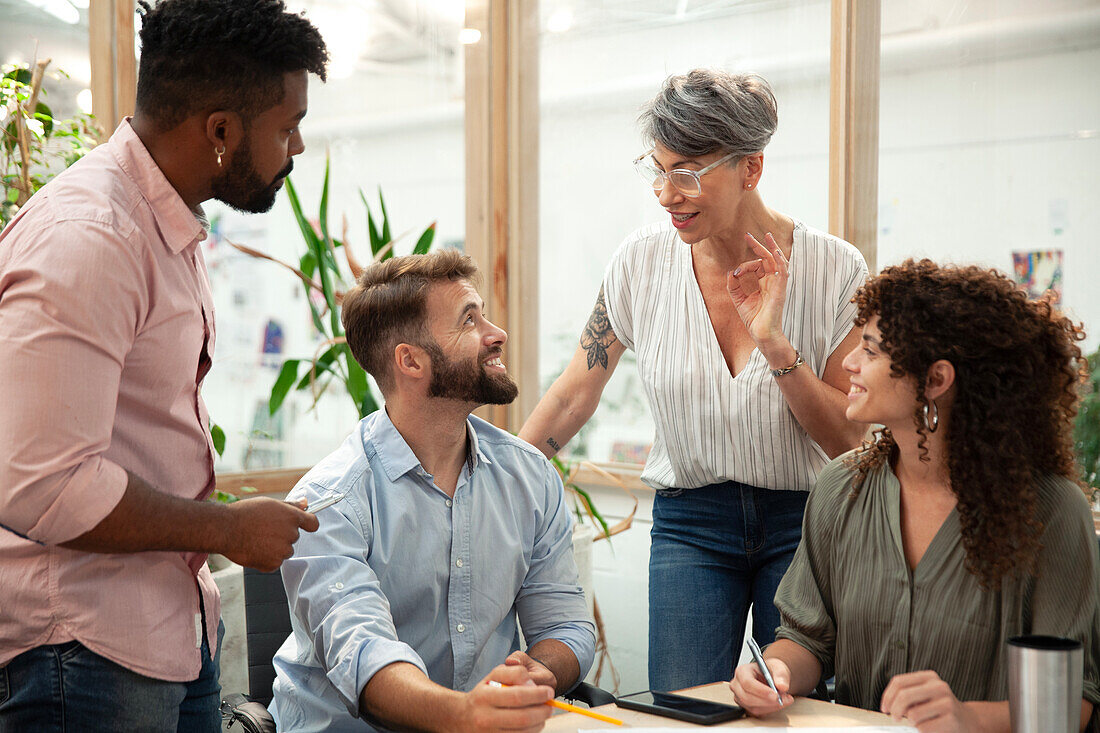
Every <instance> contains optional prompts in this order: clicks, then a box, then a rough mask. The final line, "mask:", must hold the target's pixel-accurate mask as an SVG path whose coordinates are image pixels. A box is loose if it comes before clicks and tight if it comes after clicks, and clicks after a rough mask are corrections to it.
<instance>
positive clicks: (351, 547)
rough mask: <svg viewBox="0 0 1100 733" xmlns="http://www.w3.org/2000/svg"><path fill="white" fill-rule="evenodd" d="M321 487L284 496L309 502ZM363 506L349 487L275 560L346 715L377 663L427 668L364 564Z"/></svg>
mask: <svg viewBox="0 0 1100 733" xmlns="http://www.w3.org/2000/svg"><path fill="white" fill-rule="evenodd" d="M355 480H358V481H363V480H367V481H369V480H370V476H369V475H366V476H363V477H359V478H357V479H355ZM339 490H340V491H342V490H343V489H339ZM329 493H330V492H329V491H328V490H327V489H324V488H321V487H317V486H312V485H310V486H304V487H299V488H298V489H295V490H294V491H293V492H291V494H290V495H289V496H288V497H287V500H288V501H294V500H296V499H300V498H303V497H304V498H306V499H308V500H309V501H311V502H312V501H314V500H315V499H318V498H320V497H322V496H326V495H328V494H329ZM368 512H369V507H367V506H365V505H364V504H361V503H359V501H358V499H357V498H356V497H355V496H354V495H353V496H349V497H348V498H347V499H345V500H344V501H342V502H340V503H339V504H336V505H335V506H333V507H332V509H327V510H325V511H324V512H320V513H319V515H318V519H319V520H320V525H321V526H320V528H319V529H318V530H317V531H316V532H313V533H303V534H302V535H301V536H300V537H299V539H298V542H297V544H296V545H295V549H294V556H293V557H291V558H290V559H288V560H286V561H285V562H284V563H283V566H282V575H283V584H284V585H285V586H286V591H287V598H288V600H289V601H290V608H291V611H292V613H293V614H294V616H295V620H296V622H297V625H299V626H300V628H301V629H302V630H303V631H304V632H305V633H306V634H307V635H308V636H309V640H310V641H311V642H312V644H313V649H314V650H315V653H316V658H317V660H318V662H319V663H320V665H321V667H322V670H323V671H324V673H325V675H326V676H327V677H328V680H329V682H331V683H332V686H333V687H334V688H335V689H336V691H337V692H338V693H339V695H340V698H341V700H342V701H343V703H344V705H345V706H347V709H348V711H349V712H350V713H351V714H352V715H353V716H358V714H359V713H358V709H359V694H360V693H361V692H362V690H363V688H364V687H366V686H367V683H368V682H370V679H371V678H372V677H373V676H374V675H375V674H376V673H377V672H378V670H380V669H382V668H383V667H385V666H387V665H390V664H393V663H395V662H408V663H409V664H414V665H416V666H417V667H419V668H420V669H421V670H422V671H423V672H424V674H425V675H427V673H428V670H427V667H426V666H425V664H424V661H423V660H422V659H421V658H420V656H419V655H418V654H417V653H416V651H414V650H413V648H412V647H411V646H409V645H408V644H406V643H404V642H402V641H400V640H398V638H397V629H396V627H395V625H394V621H393V617H392V615H391V613H390V604H389V600H388V599H387V598H386V596H385V594H384V593H383V592H382V587H381V583H380V582H379V579H378V576H377V575H376V574H375V572H374V571H373V570H372V569H371V567H370V565H368V564H367V558H368V556H369V555H370V551H371V543H372V541H373V531H372V529H371V527H372V525H371V521H370V517H369V516H368Z"/></svg>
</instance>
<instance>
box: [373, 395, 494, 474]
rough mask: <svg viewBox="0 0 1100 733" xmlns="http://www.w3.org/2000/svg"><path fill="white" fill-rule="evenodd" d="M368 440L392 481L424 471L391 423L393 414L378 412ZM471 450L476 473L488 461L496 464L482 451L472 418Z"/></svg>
mask: <svg viewBox="0 0 1100 733" xmlns="http://www.w3.org/2000/svg"><path fill="white" fill-rule="evenodd" d="M366 438H367V440H369V441H371V442H372V443H374V445H375V448H376V449H377V451H378V458H379V460H380V461H381V462H382V468H383V469H384V470H385V472H386V477H387V478H389V480H390V481H396V480H397V479H399V478H401V477H402V476H404V475H405V474H406V473H408V472H409V471H411V470H413V469H414V468H420V469H421V470H423V466H421V465H420V461H419V460H417V458H416V454H415V453H413V451H412V448H410V447H409V444H408V443H406V442H405V438H404V437H402V435H401V433H400V432H398V430H397V427H396V426H395V425H394V424H393V421H392V420H390V415H389V413H388V412H386V408H385V407H383V408H381V409H379V410H378V412H377V413H376V418H375V420H374V422H373V424H371V426H370V428H369V433H368V435H367V436H366ZM466 441H467V446H466V447H467V451H466V455H467V456H468V458H467V459H466V466H467V468H468V469H469V472H470V473H471V474H472V473H473V472H474V469H476V468H477V466H478V464H480V463H481V462H484V463H486V464H489V465H491V464H492V461H491V460H489V456H487V455H486V454H485V451H483V450H482V448H481V443H480V441H479V440H478V437H477V431H475V430H474V425H473V423H472V422H471V420H470V418H466Z"/></svg>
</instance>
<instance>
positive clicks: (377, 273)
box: [340, 249, 478, 392]
mask: <svg viewBox="0 0 1100 733" xmlns="http://www.w3.org/2000/svg"><path fill="white" fill-rule="evenodd" d="M456 280H469V281H470V282H472V283H474V284H475V285H476V284H477V281H478V271H477V265H475V264H474V261H473V259H471V258H470V256H469V255H464V254H462V253H461V252H459V251H457V250H453V249H443V250H439V251H438V252H431V253H429V254H423V255H407V256H405V257H392V258H390V259H388V260H384V261H382V262H376V263H375V264H373V265H371V266H370V267H368V268H367V269H366V270H364V271H363V273H362V274H361V275H360V276H359V279H358V281H356V284H355V287H353V288H352V289H351V290H349V291H348V292H347V294H346V295H345V296H344V302H343V309H342V313H341V316H340V319H341V321H343V324H344V333H345V335H346V337H347V340H348V346H349V347H350V348H351V353H352V355H353V356H354V357H355V360H356V361H357V362H359V365H360V366H361V367H363V369H364V370H366V371H367V372H368V373H369V374H370V375H371V376H372V377H374V380H375V381H376V382H378V386H379V387H381V388H382V391H383V392H388V391H389V390H391V389H392V388H393V385H394V376H393V350H394V349H395V348H397V345H398V344H402V343H405V344H414V345H416V346H420V347H422V348H429V349H430V348H431V347H433V346H435V345H436V344H435V340H434V339H433V338H432V337H431V334H430V333H429V331H428V324H427V319H426V317H425V316H426V315H427V302H428V290H429V289H430V288H431V286H432V285H435V284H437V283H441V282H446V281H451V282H453V281H456Z"/></svg>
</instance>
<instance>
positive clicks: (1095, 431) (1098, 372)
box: [1073, 350, 1100, 509]
mask: <svg viewBox="0 0 1100 733" xmlns="http://www.w3.org/2000/svg"><path fill="white" fill-rule="evenodd" d="M1088 369H1089V374H1088V380H1087V382H1086V384H1085V385H1084V387H1083V388H1082V394H1081V404H1080V405H1079V406H1078V410H1077V421H1076V422H1075V424H1074V426H1073V439H1074V443H1075V447H1076V449H1077V460H1078V461H1079V462H1080V464H1081V480H1082V481H1084V482H1085V483H1086V484H1088V486H1089V487H1090V488H1091V489H1092V503H1093V507H1094V509H1095V506H1096V503H1097V497H1098V496H1100V350H1097V351H1096V352H1094V353H1092V354H1091V355H1089V357H1088Z"/></svg>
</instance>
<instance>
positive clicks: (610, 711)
mask: <svg viewBox="0 0 1100 733" xmlns="http://www.w3.org/2000/svg"><path fill="white" fill-rule="evenodd" d="M680 694H683V695H686V696H688V697H697V698H701V699H703V700H714V701H717V702H725V703H733V702H734V699H733V693H732V692H730V688H729V684H728V683H726V682H715V683H713V684H710V685H703V686H701V687H692V688H689V689H687V690H681V691H680ZM593 710H594V711H595V712H598V713H602V714H604V715H609V716H611V717H612V718H618V719H619V720H621V721H623V723H624V724H625V725H623V726H618V725H613V724H611V723H604V722H602V721H599V720H593V719H592V718H588V717H585V716H583V715H575V714H573V713H567V712H561V711H559V713H558V714H556V715H554V716H553V717H551V718H550V719H549V720H548V721H546V730H548V731H566V732H567V733H575V732H576V731H578V730H588V729H593V730H597V729H605V728H606V729H609V730H623V729H625V728H631V727H637V728H706V727H709V726H701V725H696V724H694V723H685V722H683V721H681V720H674V719H673V718H665V717H661V716H658V715H650V714H649V713H640V712H637V711H634V710H625V709H623V708H620V707H617V706H615V705H601V706H600V707H597V708H593ZM718 725H719V726H721V727H728V728H754V727H755V728H809V727H818V728H845V727H849V726H855V725H881V726H897V725H899V724H898V723H896V722H894V720H893V719H892V718H890V716H888V715H882V714H881V713H873V712H870V711H868V710H860V709H859V708H850V707H848V706H846V705H834V704H833V703H828V702H822V701H820V700H810V699H807V698H801V697H800V698H797V699H796V700H795V701H794V703H793V704H792V705H790V706H789V707H787V708H786V709H785V710H782V711H780V712H777V713H774V714H772V715H769V716H767V717H766V718H742V719H741V720H732V721H729V722H727V723H719V724H718Z"/></svg>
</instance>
